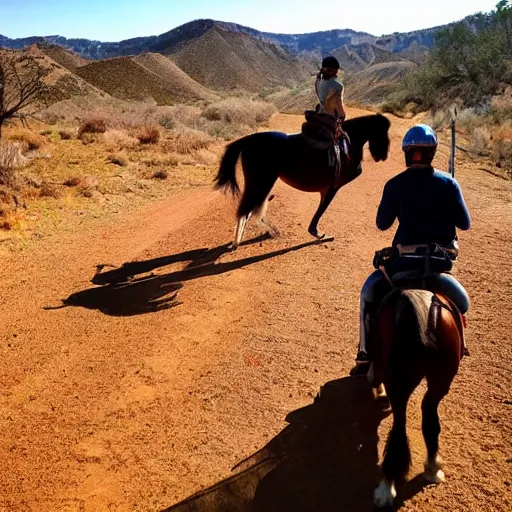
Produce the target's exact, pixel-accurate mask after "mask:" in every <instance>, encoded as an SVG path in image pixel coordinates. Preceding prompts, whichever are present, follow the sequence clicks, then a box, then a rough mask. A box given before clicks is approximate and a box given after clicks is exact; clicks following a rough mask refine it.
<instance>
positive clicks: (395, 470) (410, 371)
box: [370, 289, 463, 508]
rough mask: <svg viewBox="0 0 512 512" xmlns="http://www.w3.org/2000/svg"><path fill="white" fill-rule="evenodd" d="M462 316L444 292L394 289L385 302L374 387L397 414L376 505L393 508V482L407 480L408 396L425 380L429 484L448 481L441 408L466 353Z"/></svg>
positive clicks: (375, 343) (377, 330)
mask: <svg viewBox="0 0 512 512" xmlns="http://www.w3.org/2000/svg"><path fill="white" fill-rule="evenodd" d="M460 319H461V316H460V313H459V312H458V310H457V309H456V308H455V306H454V305H452V304H451V302H449V301H448V300H447V299H445V298H444V297H443V296H442V295H440V294H437V293H436V294H434V293H432V292H431V291H428V290H421V289H408V290H401V289H394V290H393V291H391V292H390V293H389V294H388V295H387V296H386V297H385V299H384V301H383V303H382V306H381V308H380V310H379V312H378V313H377V316H376V318H375V322H374V324H373V325H374V328H372V329H373V336H374V337H373V338H372V347H375V348H374V358H373V360H374V363H373V372H372V371H370V374H371V373H373V375H372V376H371V377H370V378H371V379H372V380H373V386H374V388H376V389H377V390H378V391H377V392H376V395H377V396H379V395H380V396H386V393H387V396H388V398H389V402H390V404H391V408H392V411H393V426H392V428H391V432H390V434H389V437H388V440H387V445H386V450H385V454H384V460H383V462H382V480H381V482H380V485H379V486H378V487H377V489H376V490H375V494H374V500H375V505H376V506H377V507H383V508H389V507H391V506H392V505H393V499H394V498H395V496H396V490H395V483H396V482H400V481H401V480H403V478H404V477H405V476H406V474H407V472H408V470H409V467H410V464H411V453H410V449H409V444H408V440H407V434H406V427H405V425H406V411H407V403H408V401H409V397H410V396H411V394H412V393H413V391H414V390H415V389H416V387H417V386H418V385H419V383H420V382H421V381H422V379H423V378H426V381H427V392H426V393H425V396H424V397H423V402H422V405H421V409H422V431H423V437H424V440H425V444H426V446H427V460H426V462H425V473H424V476H425V478H426V480H427V481H428V482H432V483H439V482H442V481H443V480H444V473H443V472H442V471H441V464H440V459H439V457H438V450H439V433H440V432H441V424H440V422H439V415H438V412H437V408H438V406H439V403H440V401H441V400H442V399H443V397H444V396H446V395H447V394H448V391H449V390H450V386H451V383H452V381H453V379H454V377H455V375H456V374H457V371H458V369H459V363H460V360H461V358H462V354H463V339H462V336H463V327H462V322H461V321H460Z"/></svg>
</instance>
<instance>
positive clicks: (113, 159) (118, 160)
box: [107, 155, 128, 167]
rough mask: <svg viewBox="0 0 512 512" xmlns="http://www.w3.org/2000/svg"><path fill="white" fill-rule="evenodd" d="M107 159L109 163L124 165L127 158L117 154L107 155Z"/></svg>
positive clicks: (126, 162) (126, 163)
mask: <svg viewBox="0 0 512 512" xmlns="http://www.w3.org/2000/svg"><path fill="white" fill-rule="evenodd" d="M107 160H108V161H109V162H110V163H111V164H115V165H119V166H120V167H126V166H127V165H128V160H126V158H125V157H123V156H119V155H109V156H108V157H107Z"/></svg>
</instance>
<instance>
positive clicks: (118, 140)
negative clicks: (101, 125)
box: [103, 129, 139, 149]
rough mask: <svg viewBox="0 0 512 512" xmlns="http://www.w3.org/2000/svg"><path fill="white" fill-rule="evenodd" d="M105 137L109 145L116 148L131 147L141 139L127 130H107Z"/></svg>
mask: <svg viewBox="0 0 512 512" xmlns="http://www.w3.org/2000/svg"><path fill="white" fill-rule="evenodd" d="M103 138H104V140H105V143H106V144H107V145H108V146H111V147H113V148H116V149H130V148H134V147H135V146H137V145H138V144H139V141H138V140H137V139H136V138H135V137H132V136H131V135H129V134H128V132H127V131H126V130H117V129H116V130H107V132H105V134H104V135H103Z"/></svg>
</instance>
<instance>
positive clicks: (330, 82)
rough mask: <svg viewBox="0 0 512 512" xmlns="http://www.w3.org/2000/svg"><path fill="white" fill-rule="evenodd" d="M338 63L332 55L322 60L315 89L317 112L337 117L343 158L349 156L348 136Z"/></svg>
mask: <svg viewBox="0 0 512 512" xmlns="http://www.w3.org/2000/svg"><path fill="white" fill-rule="evenodd" d="M339 70H340V63H339V62H338V59H336V57H333V56H329V57H325V58H324V59H323V60H322V67H321V69H320V71H319V72H318V74H317V76H316V82H315V91H316V95H317V97H318V100H319V102H320V109H319V112H324V113H328V114H331V115H332V116H334V117H335V118H336V119H337V128H336V136H335V138H336V140H337V141H338V145H339V146H340V149H341V151H342V153H343V154H344V155H345V158H347V159H348V156H349V143H350V141H349V138H348V135H347V133H346V132H345V131H344V130H343V128H342V125H343V122H344V121H345V118H346V117H347V113H346V111H345V105H344V103H343V90H344V87H343V84H342V83H341V82H340V81H339V80H338V73H339Z"/></svg>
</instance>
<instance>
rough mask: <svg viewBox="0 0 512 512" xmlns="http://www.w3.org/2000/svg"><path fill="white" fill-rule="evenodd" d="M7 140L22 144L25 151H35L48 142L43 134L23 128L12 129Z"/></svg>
mask: <svg viewBox="0 0 512 512" xmlns="http://www.w3.org/2000/svg"><path fill="white" fill-rule="evenodd" d="M6 139H7V140H11V141H14V142H19V143H21V146H22V149H23V150H24V151H35V150H37V149H39V148H41V146H43V145H44V144H45V142H46V139H45V138H44V136H42V135H41V134H39V133H36V132H34V131H32V130H30V129H28V128H22V127H12V128H11V129H10V130H9V132H8V133H7V135H6Z"/></svg>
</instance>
